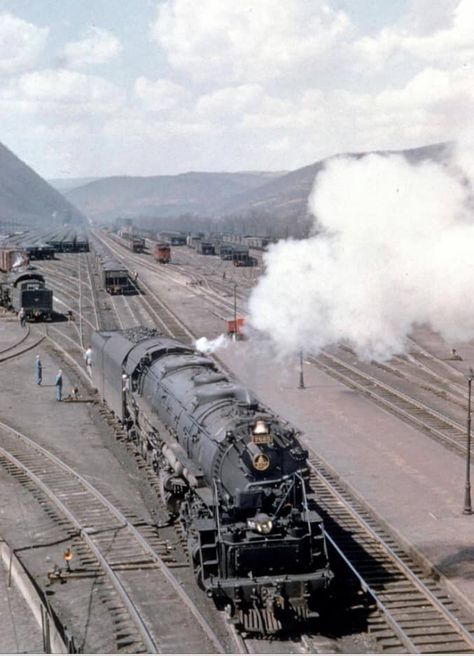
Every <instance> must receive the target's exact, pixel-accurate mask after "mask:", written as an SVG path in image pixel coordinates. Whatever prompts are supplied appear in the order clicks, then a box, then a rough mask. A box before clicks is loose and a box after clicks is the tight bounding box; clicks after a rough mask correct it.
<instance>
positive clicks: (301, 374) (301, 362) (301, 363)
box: [298, 350, 304, 389]
mask: <svg viewBox="0 0 474 656" xmlns="http://www.w3.org/2000/svg"><path fill="white" fill-rule="evenodd" d="M298 387H299V389H304V375H303V350H301V351H300V384H299V385H298Z"/></svg>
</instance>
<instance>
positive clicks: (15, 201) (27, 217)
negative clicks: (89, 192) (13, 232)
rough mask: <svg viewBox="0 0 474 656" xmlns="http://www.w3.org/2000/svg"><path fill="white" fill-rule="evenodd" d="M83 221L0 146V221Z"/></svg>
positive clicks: (42, 181) (40, 222)
mask: <svg viewBox="0 0 474 656" xmlns="http://www.w3.org/2000/svg"><path fill="white" fill-rule="evenodd" d="M83 219H84V217H83V215H82V214H81V213H80V212H79V211H78V210H77V209H76V208H75V207H74V206H73V205H72V204H71V203H70V202H68V201H67V200H66V199H65V198H64V196H62V195H61V194H60V193H59V192H58V191H56V189H53V187H51V186H50V185H49V184H48V183H47V182H46V181H45V180H43V178H41V177H40V176H39V175H38V174H37V173H35V171H33V169H31V168H30V167H29V166H27V165H26V164H25V163H24V162H22V161H21V160H20V159H19V158H18V157H17V156H16V155H14V154H13V153H12V152H11V151H10V150H8V148H6V147H5V146H4V145H3V144H0V221H2V220H3V221H11V220H14V221H19V222H21V223H28V224H49V225H51V224H60V225H62V224H63V222H64V221H73V222H82V221H83Z"/></svg>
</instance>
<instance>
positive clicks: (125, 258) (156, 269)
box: [94, 233, 243, 321]
mask: <svg viewBox="0 0 474 656" xmlns="http://www.w3.org/2000/svg"><path fill="white" fill-rule="evenodd" d="M94 236H95V237H96V238H97V239H98V240H99V241H101V242H102V243H103V244H105V245H106V246H107V247H108V248H109V249H110V250H111V251H112V252H113V253H114V255H115V256H116V257H117V259H119V260H120V261H122V262H123V263H127V262H131V263H133V264H135V265H139V266H141V267H143V268H145V269H147V270H148V271H150V272H151V273H155V274H157V273H158V274H159V275H160V276H161V277H163V278H169V279H170V280H171V281H172V282H173V283H174V284H177V285H180V286H181V287H184V288H186V289H187V290H189V291H191V292H193V293H194V294H195V295H196V296H203V297H205V298H206V299H207V300H208V301H210V302H211V303H212V304H214V305H215V306H219V308H220V312H225V313H226V314H229V313H233V311H234V305H233V302H232V301H231V300H228V299H224V298H223V297H222V292H221V291H216V290H214V289H212V288H211V287H208V286H206V285H192V284H190V282H192V280H193V279H195V280H196V279H199V278H202V276H198V277H196V276H195V275H193V274H192V273H189V274H188V275H187V276H185V275H184V274H182V273H181V271H180V272H179V273H178V272H176V273H174V274H172V273H171V272H170V271H169V270H168V269H167V268H166V265H161V266H160V265H157V264H154V263H153V262H148V261H147V258H146V257H140V256H138V255H136V254H134V253H132V252H131V251H127V250H126V249H125V248H124V247H123V246H120V247H117V244H116V243H115V242H111V241H110V240H108V239H105V238H103V237H102V236H101V235H98V234H96V233H94ZM179 277H183V278H186V277H187V278H188V280H186V279H185V280H180V278H179ZM138 287H144V288H145V289H150V288H149V285H146V284H145V283H144V281H143V280H141V281H140V282H139V284H138ZM227 291H229V290H227ZM229 294H232V292H229ZM155 297H156V295H155ZM237 310H238V312H239V313H242V311H243V308H242V306H241V304H240V303H239V304H238V306H237ZM218 316H220V318H224V316H223V315H222V314H221V315H218ZM170 319H171V321H173V319H172V317H170Z"/></svg>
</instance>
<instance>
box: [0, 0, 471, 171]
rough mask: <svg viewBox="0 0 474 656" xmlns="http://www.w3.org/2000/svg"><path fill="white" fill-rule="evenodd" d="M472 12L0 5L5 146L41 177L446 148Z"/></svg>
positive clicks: (466, 66) (454, 129)
mask: <svg viewBox="0 0 474 656" xmlns="http://www.w3.org/2000/svg"><path fill="white" fill-rule="evenodd" d="M473 65H474V0H397V1H396V2H395V1H394V0H238V1H237V2H236V1H235V0H121V1H120V2H119V1H118V0H0V125H1V133H0V141H1V142H2V143H4V144H5V145H6V146H8V147H9V148H11V149H12V150H13V151H14V152H15V153H16V154H17V155H18V156H19V157H21V158H22V159H23V160H25V161H26V162H27V163H28V164H30V165H31V166H32V167H33V168H34V169H35V170H37V171H38V173H40V174H41V175H43V176H44V177H47V178H56V177H78V176H104V175H116V174H130V175H154V174H160V173H178V172H183V171H189V170H207V171H218V170H245V169H247V170H248V169H261V170H263V169H265V170H268V169H272V170H273V169H277V170H289V169H294V168H296V167H299V166H304V165H306V164H309V163H312V162H314V161H316V160H318V159H320V158H322V157H325V156H328V155H332V154H334V153H338V152H346V151H354V150H372V149H384V148H406V147H412V146H413V147H414V146H419V145H424V144H429V143H434V142H437V141H444V140H447V139H453V138H456V137H457V136H458V135H459V133H461V132H463V131H464V130H467V129H469V127H470V126H469V121H470V120H472V116H474V112H473V110H474V107H473V105H474V69H473Z"/></svg>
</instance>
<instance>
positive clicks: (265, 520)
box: [247, 513, 273, 535]
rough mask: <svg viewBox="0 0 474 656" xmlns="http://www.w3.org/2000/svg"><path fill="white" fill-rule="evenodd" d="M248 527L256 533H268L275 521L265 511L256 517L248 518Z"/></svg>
mask: <svg viewBox="0 0 474 656" xmlns="http://www.w3.org/2000/svg"><path fill="white" fill-rule="evenodd" d="M247 527H248V528H249V529H250V530H252V531H255V532H256V533H261V534H262V535H268V533H270V532H271V530H272V528H273V522H272V520H271V519H270V517H269V516H268V515H266V514H265V513H259V514H258V515H256V516H255V517H251V518H250V519H247Z"/></svg>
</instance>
